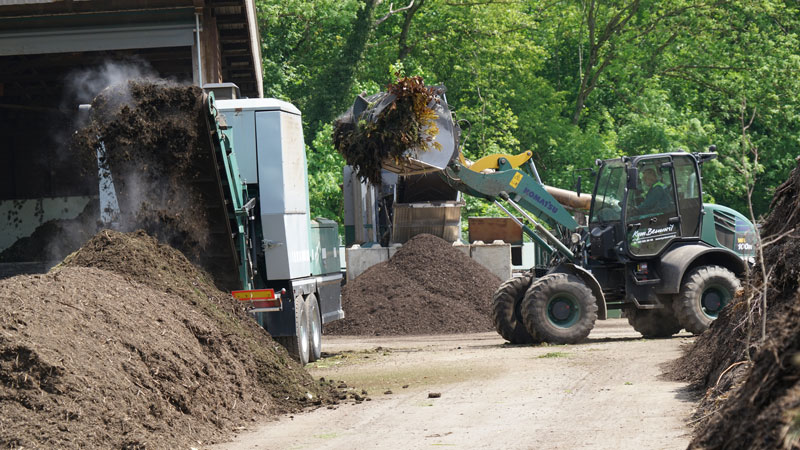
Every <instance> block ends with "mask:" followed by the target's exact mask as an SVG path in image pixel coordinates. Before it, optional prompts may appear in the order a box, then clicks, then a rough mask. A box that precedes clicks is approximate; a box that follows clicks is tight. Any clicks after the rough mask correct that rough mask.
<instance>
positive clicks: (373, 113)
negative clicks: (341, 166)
mask: <svg viewBox="0 0 800 450" xmlns="http://www.w3.org/2000/svg"><path fill="white" fill-rule="evenodd" d="M386 89H387V90H386V92H381V93H378V94H375V95H372V96H370V97H367V98H363V97H359V99H357V101H356V106H355V107H353V108H350V109H349V110H348V111H347V112H346V113H345V114H343V115H342V116H341V117H339V118H338V119H336V121H335V122H334V129H333V144H334V147H335V148H336V150H337V151H339V153H341V154H342V156H343V157H344V159H345V161H347V164H349V165H351V166H353V168H354V169H355V171H356V173H357V174H358V176H359V177H360V178H361V179H362V180H368V181H369V182H370V183H372V184H374V185H376V186H380V184H381V165H382V162H383V161H384V160H386V159H389V160H392V161H394V162H395V163H399V162H403V161H407V160H408V154H407V153H406V152H407V151H410V152H411V154H416V153H419V152H426V151H430V150H433V149H436V150H441V144H439V143H438V142H434V139H435V138H436V135H437V134H438V133H439V130H438V128H437V126H436V119H437V117H438V116H437V114H436V111H435V108H436V103H437V102H440V101H441V96H442V94H443V92H442V89H441V88H436V87H429V86H425V83H424V82H423V80H422V77H402V78H398V79H397V81H396V82H395V83H392V84H389V85H388V86H387V87H386ZM359 105H360V106H359ZM354 109H355V110H354Z"/></svg>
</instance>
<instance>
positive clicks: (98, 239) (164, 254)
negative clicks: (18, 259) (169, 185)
mask: <svg viewBox="0 0 800 450" xmlns="http://www.w3.org/2000/svg"><path fill="white" fill-rule="evenodd" d="M0 380H2V384H1V385H0V446H2V447H11V448H16V447H26V448H78V447H80V448H86V447H89V448H146V447H148V448H189V447H198V446H201V445H202V446H204V445H206V444H208V443H210V442H214V441H215V440H218V439H220V437H221V436H223V435H225V434H227V433H230V432H231V431H232V430H233V429H234V428H236V427H240V426H247V425H248V424H251V423H252V422H253V421H255V420H262V419H264V418H269V417H272V416H274V415H276V414H279V413H282V412H285V411H291V410H296V409H298V408H300V407H301V406H302V405H304V404H309V403H313V402H317V403H320V402H323V401H328V400H329V399H330V398H331V395H332V392H331V389H330V388H329V387H328V385H322V384H321V383H318V382H315V381H314V380H312V379H311V378H310V376H309V375H308V374H307V373H306V372H305V371H304V370H303V369H302V368H301V367H300V366H299V365H298V364H297V363H296V362H295V361H294V360H293V359H291V358H290V357H289V356H288V354H287V353H286V351H285V350H284V349H283V347H281V346H279V345H277V344H276V343H275V342H274V341H273V340H272V339H271V338H270V337H269V335H268V334H267V333H266V332H265V331H264V330H263V329H262V328H261V327H259V326H258V325H257V324H256V323H255V322H254V321H253V320H252V319H249V318H248V317H247V316H246V314H245V313H244V312H243V311H242V309H241V307H239V306H238V305H237V304H236V301H235V300H233V299H232V298H231V297H230V295H227V294H225V293H223V292H221V291H218V290H216V288H215V287H214V285H213V284H212V283H211V282H210V279H209V277H208V276H207V275H206V274H205V273H203V272H201V271H199V270H198V269H196V268H195V267H194V266H193V265H192V264H191V263H190V262H189V261H188V260H187V259H186V258H185V257H184V256H183V255H182V254H181V253H180V252H178V251H176V250H174V249H172V248H170V247H168V246H166V245H162V244H159V243H158V242H157V241H156V239H154V238H152V237H150V236H147V235H146V234H144V233H143V232H138V233H130V234H124V233H119V232H115V231H110V230H103V231H101V232H99V233H98V234H97V235H96V236H94V237H93V238H92V239H91V240H90V241H89V242H88V243H87V244H86V245H85V246H84V247H83V248H81V249H80V250H79V251H78V252H76V253H74V254H73V255H71V256H70V257H68V258H67V259H66V260H65V261H64V262H63V263H62V264H60V265H59V266H57V267H56V268H54V269H53V270H52V271H51V272H50V273H48V274H45V275H34V276H19V277H14V278H9V279H7V280H3V281H0Z"/></svg>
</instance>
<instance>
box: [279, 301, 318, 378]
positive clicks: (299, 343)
mask: <svg viewBox="0 0 800 450" xmlns="http://www.w3.org/2000/svg"><path fill="white" fill-rule="evenodd" d="M294 330H295V335H294V336H276V337H274V338H273V339H275V341H276V342H278V343H279V344H281V345H282V346H284V347H286V351H288V352H289V355H290V356H291V357H293V358H294V359H296V360H297V361H299V362H300V364H301V365H306V364H308V358H309V354H310V349H309V339H308V311H307V309H306V305H305V302H304V301H303V296H302V295H301V296H299V297H296V298H295V299H294Z"/></svg>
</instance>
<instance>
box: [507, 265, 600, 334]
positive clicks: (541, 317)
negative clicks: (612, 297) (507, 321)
mask: <svg viewBox="0 0 800 450" xmlns="http://www.w3.org/2000/svg"><path fill="white" fill-rule="evenodd" d="M521 311H522V321H523V323H524V324H525V328H526V329H527V330H528V332H529V333H531V335H533V336H536V337H537V338H539V339H541V340H542V341H544V342H549V343H552V344H574V343H577V342H580V341H582V340H583V339H585V338H586V336H588V335H589V332H590V331H592V328H594V322H595V321H596V320H597V300H595V298H594V295H592V291H591V290H590V289H589V288H588V287H587V286H586V284H585V283H584V282H583V281H582V280H581V279H580V278H578V277H576V276H574V275H569V274H566V273H551V274H548V275H545V276H543V277H541V278H539V279H537V280H536V281H534V282H533V283H532V284H531V286H530V287H529V288H528V291H527V292H526V293H525V299H524V300H523V301H522V307H521Z"/></svg>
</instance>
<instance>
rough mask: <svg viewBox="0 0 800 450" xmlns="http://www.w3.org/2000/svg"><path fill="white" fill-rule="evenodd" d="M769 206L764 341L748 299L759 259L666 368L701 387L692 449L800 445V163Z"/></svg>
mask: <svg viewBox="0 0 800 450" xmlns="http://www.w3.org/2000/svg"><path fill="white" fill-rule="evenodd" d="M770 211H771V213H770V215H769V216H768V217H767V219H766V221H765V223H764V224H763V227H762V239H763V240H764V241H765V242H769V241H772V240H775V241H774V242H773V243H771V244H770V245H768V246H766V247H765V248H764V260H765V264H764V267H765V268H766V269H767V270H768V271H769V270H771V271H772V272H771V274H772V275H771V278H770V284H769V287H768V295H767V301H768V309H767V325H766V331H767V334H766V339H765V341H764V342H763V343H760V342H759V340H760V338H761V326H760V323H761V315H760V314H759V313H758V311H756V313H755V314H748V309H749V308H748V300H747V299H748V298H750V299H751V301H750V303H751V305H753V304H756V303H758V302H759V301H760V292H761V291H762V289H763V281H762V278H761V275H760V274H761V267H759V266H757V267H756V268H755V269H754V270H753V271H752V272H751V276H750V279H749V280H748V282H747V283H745V290H744V294H743V295H742V296H740V297H738V299H737V302H736V303H734V304H732V305H730V306H729V307H728V308H725V309H724V310H723V313H722V314H721V315H720V317H719V318H718V319H717V320H716V321H714V322H713V323H712V325H711V327H710V328H709V330H708V331H706V332H705V333H703V334H702V335H701V336H700V337H698V339H697V341H696V342H695V344H694V345H693V346H692V347H691V348H690V349H689V351H688V352H687V353H686V354H685V355H684V356H683V357H682V358H681V359H679V360H678V361H677V363H676V364H675V366H674V367H673V368H672V370H671V375H672V376H673V377H675V378H677V379H681V380H686V381H689V382H692V383H694V385H695V386H696V387H698V388H700V389H702V390H703V391H704V392H705V396H704V397H703V399H702V400H701V403H700V406H699V408H698V411H697V413H696V414H697V419H696V420H697V421H698V425H697V428H696V434H695V437H694V440H693V441H692V443H691V445H690V448H726V449H775V448H787V449H788V448H799V447H800V383H798V381H800V291H798V288H799V287H800V246H799V245H798V239H799V238H798V236H800V233H798V231H799V230H800V166H798V167H796V168H795V169H794V170H793V171H792V174H791V176H790V177H789V179H788V180H787V181H786V182H784V183H783V184H782V185H781V186H780V187H779V188H778V189H777V190H776V192H775V196H774V197H773V200H772V203H771V205H770ZM750 309H752V307H751V308H750ZM748 329H749V330H751V332H750V338H749V339H748ZM748 342H749V344H748ZM748 353H749V355H750V359H751V361H752V362H750V361H748V359H747V355H748Z"/></svg>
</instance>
